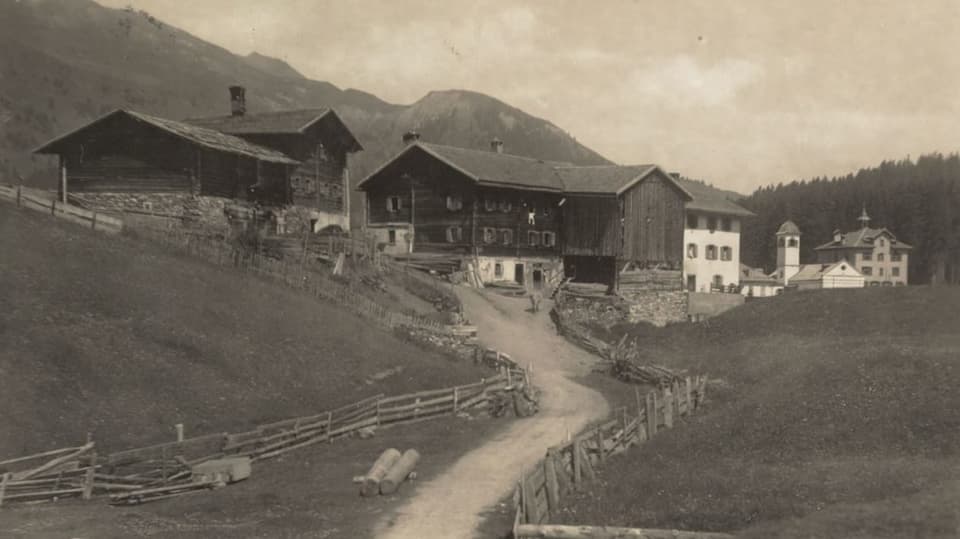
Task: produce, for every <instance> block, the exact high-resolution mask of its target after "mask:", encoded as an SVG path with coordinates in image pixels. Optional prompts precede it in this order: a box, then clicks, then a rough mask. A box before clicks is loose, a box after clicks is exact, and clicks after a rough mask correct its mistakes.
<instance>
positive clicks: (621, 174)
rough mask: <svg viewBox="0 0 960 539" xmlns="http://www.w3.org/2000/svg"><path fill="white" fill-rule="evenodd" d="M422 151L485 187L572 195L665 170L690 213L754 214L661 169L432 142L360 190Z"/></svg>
mask: <svg viewBox="0 0 960 539" xmlns="http://www.w3.org/2000/svg"><path fill="white" fill-rule="evenodd" d="M418 150H419V151H423V152H425V153H427V154H428V155H430V156H432V157H434V158H436V159H438V160H440V161H442V162H444V163H446V164H447V165H448V166H450V167H452V168H454V169H455V170H457V171H458V172H460V173H461V174H463V175H464V176H466V177H468V178H470V179H472V180H473V181H475V182H477V183H480V184H484V185H492V186H501V187H517V188H521V189H533V190H541V191H556V192H563V193H570V194H592V195H619V194H621V193H623V192H624V191H626V190H627V189H629V188H631V187H632V186H633V185H635V184H636V183H637V182H639V181H641V180H643V179H644V178H646V177H647V176H649V175H650V174H651V173H653V172H654V171H657V170H659V171H661V172H662V173H663V175H664V176H665V177H666V178H668V179H669V180H670V181H672V182H673V183H674V185H676V186H677V189H678V190H680V191H681V192H682V193H684V194H685V195H686V196H687V199H688V200H687V208H688V209H693V210H698V211H704V212H711V213H721V214H728V215H741V216H750V215H753V213H751V212H749V211H747V210H746V209H744V208H742V207H740V206H739V205H737V204H735V203H734V202H732V201H730V200H729V199H728V198H727V195H726V194H725V193H724V192H723V191H720V190H719V189H715V188H713V187H710V186H708V185H704V184H702V183H699V182H693V181H689V180H679V179H677V178H674V177H673V176H672V175H671V174H668V173H666V172H664V171H663V169H661V168H660V167H659V166H657V165H600V166H577V165H573V164H570V163H559V162H556V161H544V160H542V159H534V158H531V157H521V156H518V155H510V154H505V153H497V152H493V151H489V150H473V149H467V148H457V147H454V146H443V145H440V144H429V143H426V142H414V143H412V144H410V145H408V146H407V147H406V148H404V149H403V150H401V151H400V153H398V154H397V155H396V156H394V157H393V158H391V159H390V160H388V161H387V162H386V163H384V164H383V165H381V166H380V168H378V169H377V170H375V171H374V172H373V173H371V174H370V175H368V176H367V177H366V178H364V179H363V180H362V181H361V182H360V183H359V184H358V187H361V188H362V186H363V185H364V184H366V183H367V182H368V181H370V180H371V179H373V178H374V177H376V176H377V175H379V174H380V173H381V172H383V170H385V169H386V168H387V167H388V166H390V164H392V163H393V162H395V161H396V160H398V159H400V158H401V157H402V156H404V155H406V154H407V153H409V152H413V151H418Z"/></svg>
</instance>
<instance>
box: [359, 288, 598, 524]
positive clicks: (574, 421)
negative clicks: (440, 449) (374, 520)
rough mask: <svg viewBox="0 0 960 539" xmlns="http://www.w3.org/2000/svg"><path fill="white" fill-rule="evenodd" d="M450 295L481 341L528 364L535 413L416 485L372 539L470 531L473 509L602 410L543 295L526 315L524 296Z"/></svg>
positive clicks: (585, 358) (494, 498) (476, 512)
mask: <svg viewBox="0 0 960 539" xmlns="http://www.w3.org/2000/svg"><path fill="white" fill-rule="evenodd" d="M457 293H458V295H459V296H460V297H461V299H462V300H463V304H464V308H465V310H466V316H467V318H468V319H469V320H470V321H471V322H473V323H474V324H476V325H477V326H478V328H479V336H480V342H481V343H482V344H483V345H484V346H487V347H491V348H496V349H499V350H501V351H504V352H506V353H508V354H510V356H511V357H512V358H513V359H514V360H515V361H517V362H518V363H520V364H521V365H523V366H524V367H527V366H529V365H532V366H533V380H532V381H533V383H534V385H536V386H537V388H538V389H540V391H541V399H540V412H539V413H538V414H536V415H534V416H532V417H529V418H523V419H517V420H516V421H514V422H513V423H512V424H511V425H510V426H509V427H508V428H507V429H505V430H504V431H501V433H500V434H499V435H498V436H497V437H496V438H494V439H490V440H487V441H486V442H484V443H483V444H482V445H480V446H479V447H477V448H476V449H474V450H472V451H470V452H469V453H467V454H466V455H464V456H463V457H461V458H460V460H458V461H457V462H456V463H454V464H453V466H451V467H450V468H449V469H448V470H446V471H445V472H444V473H442V474H441V475H440V476H438V477H436V478H434V479H432V480H430V481H429V482H426V483H423V484H421V485H419V486H418V488H417V490H416V494H415V496H414V497H413V499H411V500H410V501H409V502H408V503H407V504H406V505H404V506H402V507H401V508H400V509H399V510H398V511H397V512H396V513H395V514H392V515H391V516H390V518H388V519H385V520H384V521H381V522H380V523H379V525H378V526H377V530H376V532H375V536H376V537H378V538H380V537H383V538H385V539H421V538H422V539H432V538H453V537H456V538H468V537H476V536H477V531H476V530H477V526H478V525H479V523H480V518H481V515H482V514H483V513H484V512H485V511H487V510H489V509H490V508H492V507H493V506H494V505H495V504H496V503H498V502H499V501H500V499H501V498H503V497H504V496H505V495H507V494H509V493H510V492H511V490H512V489H513V487H514V486H515V485H516V484H517V480H518V479H519V478H520V474H521V473H522V472H523V471H524V470H526V469H528V468H530V467H531V466H533V465H534V464H535V463H536V462H537V461H539V460H540V459H541V458H543V456H544V455H545V454H546V450H547V448H548V447H550V446H552V445H556V444H558V443H560V442H562V441H563V440H564V439H565V437H566V435H567V433H568V432H569V433H576V432H578V431H580V430H581V429H582V428H584V427H585V426H586V425H587V424H588V423H590V422H592V421H594V420H598V419H602V418H604V417H606V415H607V413H608V406H607V402H606V400H604V398H603V396H602V395H600V394H599V393H597V392H596V391H594V390H592V389H590V388H587V387H584V386H582V385H580V384H578V383H576V382H574V381H573V380H572V379H571V378H575V377H577V376H580V375H583V374H586V373H587V372H589V369H590V366H591V365H592V364H593V363H594V362H595V361H596V358H595V357H594V356H592V355H590V354H588V353H587V352H584V351H582V350H580V349H579V348H576V347H575V346H573V345H572V344H569V343H568V342H567V341H566V340H564V339H563V337H560V336H559V335H557V333H556V329H555V327H554V325H553V322H552V321H551V320H550V316H549V310H550V308H551V307H552V304H551V303H550V302H549V301H547V300H544V302H543V305H542V310H541V311H540V312H539V313H537V314H532V313H530V312H528V311H527V309H528V308H529V305H530V302H529V300H528V299H526V298H509V297H504V296H501V295H499V294H496V293H493V292H480V291H475V290H472V289H466V288H462V287H458V288H457Z"/></svg>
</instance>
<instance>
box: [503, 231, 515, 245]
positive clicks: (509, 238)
mask: <svg viewBox="0 0 960 539" xmlns="http://www.w3.org/2000/svg"><path fill="white" fill-rule="evenodd" d="M500 241H501V242H502V243H503V244H504V245H510V244H512V243H513V231H512V230H510V229H509V228H502V229H500Z"/></svg>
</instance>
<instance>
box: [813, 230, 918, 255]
mask: <svg viewBox="0 0 960 539" xmlns="http://www.w3.org/2000/svg"><path fill="white" fill-rule="evenodd" d="M879 236H887V237H888V238H889V239H890V246H891V247H892V248H894V249H913V247H912V246H911V245H909V244H907V243H904V242H902V241H900V240H898V239H897V238H896V236H894V235H893V233H892V232H890V231H889V230H887V229H886V228H869V227H864V228H861V229H860V230H856V231H853V232H847V233H846V234H843V235H841V236H840V241H836V240H831V241H828V242H827V243H824V244H823V245H820V246H818V247H816V248H814V250H815V251H822V250H826V249H873V246H874V241H875V240H876V239H877V237H879Z"/></svg>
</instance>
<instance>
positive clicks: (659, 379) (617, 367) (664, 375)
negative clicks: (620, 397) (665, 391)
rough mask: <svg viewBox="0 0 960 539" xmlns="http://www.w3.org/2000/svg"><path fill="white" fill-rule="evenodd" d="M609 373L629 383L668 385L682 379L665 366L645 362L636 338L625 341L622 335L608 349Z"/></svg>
mask: <svg viewBox="0 0 960 539" xmlns="http://www.w3.org/2000/svg"><path fill="white" fill-rule="evenodd" d="M608 362H609V365H610V373H611V374H613V376H615V377H616V378H618V379H620V380H623V381H624V382H627V383H631V384H650V385H654V386H657V387H670V386H671V385H673V384H674V383H680V382H682V381H683V379H684V378H683V376H681V375H680V374H679V373H677V372H674V371H672V370H670V369H668V368H666V367H661V366H659V365H652V364H645V363H644V360H643V358H642V357H641V352H640V347H639V346H637V340H636V339H634V340H633V341H632V342H630V343H628V342H627V336H626V335H624V336H623V337H622V338H621V339H620V342H618V343H617V345H616V346H614V347H612V348H610V351H609V360H608Z"/></svg>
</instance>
